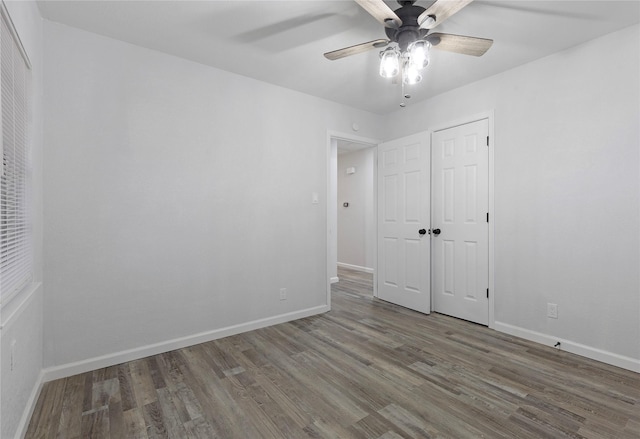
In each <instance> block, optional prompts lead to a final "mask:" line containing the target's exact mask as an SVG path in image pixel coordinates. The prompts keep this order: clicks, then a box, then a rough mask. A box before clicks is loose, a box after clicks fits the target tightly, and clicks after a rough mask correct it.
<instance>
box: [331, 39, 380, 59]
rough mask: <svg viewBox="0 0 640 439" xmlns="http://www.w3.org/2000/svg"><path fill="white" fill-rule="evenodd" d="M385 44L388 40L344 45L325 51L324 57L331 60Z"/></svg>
mask: <svg viewBox="0 0 640 439" xmlns="http://www.w3.org/2000/svg"><path fill="white" fill-rule="evenodd" d="M387 44H389V40H382V39H381V40H373V41H369V42H366V43H362V44H356V45H355V46H349V47H345V48H344V49H338V50H334V51H332V52H327V53H325V54H324V57H325V58H327V59H330V60H331V61H335V60H336V59H340V58H345V57H347V56H351V55H357V54H358V53H362V52H366V51H367V50H372V49H379V48H381V47H384V46H386V45H387Z"/></svg>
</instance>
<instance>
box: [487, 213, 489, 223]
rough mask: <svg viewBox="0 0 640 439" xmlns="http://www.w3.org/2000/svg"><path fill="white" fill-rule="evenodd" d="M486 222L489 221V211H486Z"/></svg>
mask: <svg viewBox="0 0 640 439" xmlns="http://www.w3.org/2000/svg"><path fill="white" fill-rule="evenodd" d="M487 222H489V212H487Z"/></svg>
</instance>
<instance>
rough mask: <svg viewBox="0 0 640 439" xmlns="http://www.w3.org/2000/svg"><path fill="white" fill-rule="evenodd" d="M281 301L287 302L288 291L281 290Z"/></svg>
mask: <svg viewBox="0 0 640 439" xmlns="http://www.w3.org/2000/svg"><path fill="white" fill-rule="evenodd" d="M280 300H287V289H286V288H280Z"/></svg>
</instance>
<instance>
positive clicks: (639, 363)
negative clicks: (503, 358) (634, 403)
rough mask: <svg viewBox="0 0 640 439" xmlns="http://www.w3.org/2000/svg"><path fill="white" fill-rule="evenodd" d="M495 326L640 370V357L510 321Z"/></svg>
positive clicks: (593, 357)
mask: <svg viewBox="0 0 640 439" xmlns="http://www.w3.org/2000/svg"><path fill="white" fill-rule="evenodd" d="M493 328H494V329H495V330H496V331H500V332H504V333H505V334H509V335H513V336H516V337H520V338H524V339H525V340H529V341H534V342H536V343H540V344H543V345H546V346H554V345H555V344H556V343H557V342H560V348H561V349H562V350H563V351H566V352H571V353H572V354H576V355H580V356H583V357H587V358H591V359H592V360H596V361H601V362H603V363H607V364H611V365H612V366H617V367H621V368H623V369H627V370H631V371H633V372H640V360H639V359H635V358H631V357H626V356H624V355H619V354H614V353H613V352H607V351H603V350H602V349H597V348H594V347H591V346H586V345H583V344H580V343H576V342H573V341H571V340H565V339H562V338H558V337H553V336H551V335H547V334H542V333H540V332H536V331H531V330H529V329H524V328H520V327H518V326H513V325H510V324H508V323H502V322H495V323H494V326H493Z"/></svg>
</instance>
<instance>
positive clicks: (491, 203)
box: [429, 110, 495, 329]
mask: <svg viewBox="0 0 640 439" xmlns="http://www.w3.org/2000/svg"><path fill="white" fill-rule="evenodd" d="M482 119H487V121H488V123H489V328H492V329H493V328H494V326H495V316H494V303H495V281H494V270H495V265H494V250H495V249H494V243H495V235H494V232H495V199H494V172H493V170H494V149H495V147H494V146H495V135H494V128H493V122H494V110H489V111H486V112H483V113H478V114H474V115H470V116H466V117H463V118H460V119H456V120H452V121H450V122H446V123H443V124H438V125H436V126H434V127H432V128H430V129H429V131H431V136H432V145H433V133H435V132H436V131H442V130H446V129H449V128H453V127H457V126H460V125H466V124H468V123H471V122H476V121H479V120H482ZM432 261H433V259H432ZM432 279H433V277H432ZM432 285H433V284H432ZM433 300H434V299H433V295H431V309H434V303H433Z"/></svg>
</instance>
